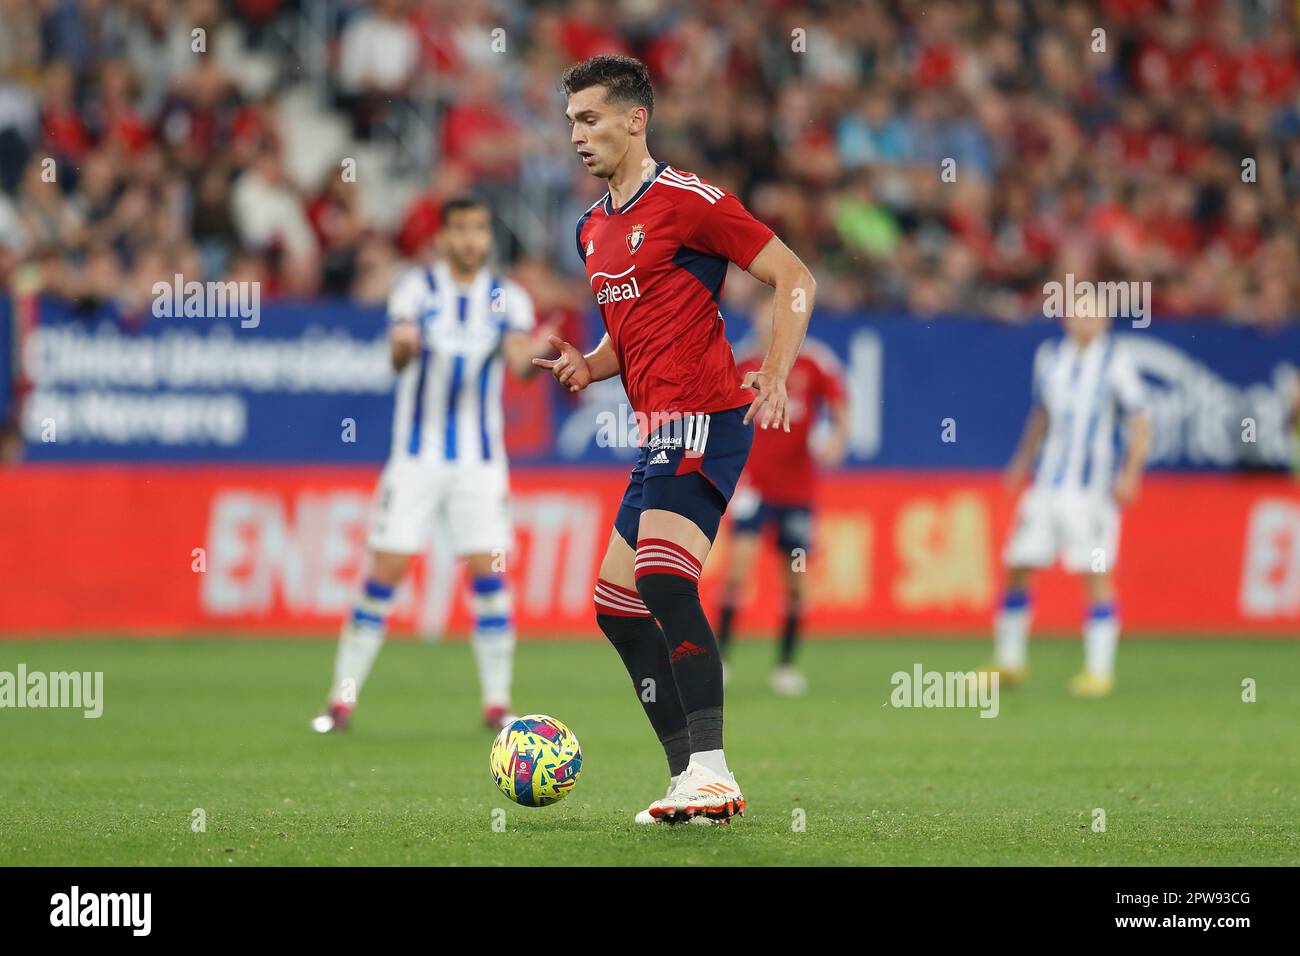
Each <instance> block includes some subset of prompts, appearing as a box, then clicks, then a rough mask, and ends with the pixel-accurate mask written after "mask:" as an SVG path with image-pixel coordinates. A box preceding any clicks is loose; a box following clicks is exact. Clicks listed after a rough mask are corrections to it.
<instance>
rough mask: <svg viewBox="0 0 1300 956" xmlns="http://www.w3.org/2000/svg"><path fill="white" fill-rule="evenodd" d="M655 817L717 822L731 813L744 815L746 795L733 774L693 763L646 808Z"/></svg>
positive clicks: (723, 819)
mask: <svg viewBox="0 0 1300 956" xmlns="http://www.w3.org/2000/svg"><path fill="white" fill-rule="evenodd" d="M645 812H646V813H648V814H650V816H651V817H653V818H654V819H655V820H658V821H662V822H665V823H680V822H682V821H683V820H690V821H691V822H692V823H694V822H695V820H696V818H703V819H705V820H710V821H713V822H714V823H730V822H731V818H732V817H737V816H744V815H745V798H744V797H743V796H742V795H741V793H740V785H739V784H738V783H736V778H735V777H734V776H732V775H731V774H729V773H727V774H718V773H714V772H713V771H712V770H709V769H708V768H707V767H705V766H703V765H701V764H698V763H691V765H690V766H689V767H687V768H686V770H685V771H684V772H683V773H682V775H681V776H680V777H678V778H677V786H675V787H673V788H672V789H671V790H670V791H668V795H667V796H666V797H664V798H663V799H662V800H656V801H655V802H654V803H652V804H650V806H649V807H647V808H646V810H645Z"/></svg>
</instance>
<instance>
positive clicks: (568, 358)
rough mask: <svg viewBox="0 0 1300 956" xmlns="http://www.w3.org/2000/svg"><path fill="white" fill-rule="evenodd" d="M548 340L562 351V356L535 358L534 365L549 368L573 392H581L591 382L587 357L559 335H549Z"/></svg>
mask: <svg viewBox="0 0 1300 956" xmlns="http://www.w3.org/2000/svg"><path fill="white" fill-rule="evenodd" d="M546 341H548V342H550V343H551V348H553V349H555V351H557V352H559V353H560V357H559V358H553V359H545V358H535V359H533V364H534V365H536V366H538V367H539V368H549V369H550V370H551V374H552V375H554V376H555V380H556V381H557V382H559V383H560V384H561V385H567V386H568V388H569V391H571V392H580V391H582V390H583V389H584V388H586V387H587V386H588V385H590V384H591V369H590V368H588V367H587V360H586V358H584V357H583V354H582V353H581V352H579V351H578V350H577V348H575V347H574V346H572V345H570V344H569V343H568V342H566V341H564V339H562V338H560V337H559V336H558V335H548V336H547V337H546Z"/></svg>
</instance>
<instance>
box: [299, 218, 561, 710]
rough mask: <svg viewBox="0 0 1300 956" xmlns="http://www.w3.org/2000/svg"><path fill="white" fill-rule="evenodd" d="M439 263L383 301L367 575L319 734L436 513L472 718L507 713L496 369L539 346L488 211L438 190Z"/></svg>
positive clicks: (355, 687) (355, 676) (378, 638)
mask: <svg viewBox="0 0 1300 956" xmlns="http://www.w3.org/2000/svg"><path fill="white" fill-rule="evenodd" d="M438 242H439V248H440V251H441V253H442V261H440V262H438V263H437V264H436V265H433V266H429V267H427V268H420V269H415V270H413V271H411V272H410V273H408V274H407V275H405V276H404V277H403V278H402V279H401V280H399V282H398V283H397V286H396V287H395V288H394V290H393V292H392V295H391V296H390V298H389V302H388V322H389V331H388V339H389V344H390V346H391V350H392V360H393V368H394V369H395V370H397V372H398V379H397V395H396V403H395V406H394V410H393V444H392V449H391V451H390V452H389V458H388V463H387V465H385V467H384V471H383V474H382V475H381V476H380V479H379V487H378V489H377V491H376V495H375V507H374V514H373V518H372V523H371V529H370V540H369V545H370V559H371V568H370V576H369V578H368V579H367V580H366V582H365V586H364V588H363V591H362V594H361V596H360V597H359V599H358V600H357V603H356V606H355V607H354V609H353V611H352V613H351V615H350V616H349V617H348V619H347V621H345V622H344V625H343V631H342V634H341V635H340V637H339V647H338V654H337V657H336V658H335V662H334V682H333V685H332V686H331V687H330V692H329V699H328V702H327V704H326V708H325V711H324V712H323V713H322V714H321V715H320V716H319V717H317V718H316V719H315V720H314V721H313V722H312V727H313V728H314V729H315V730H317V731H318V732H320V733H329V732H330V731H335V730H340V729H343V728H345V727H347V725H348V723H349V721H350V718H351V714H352V710H353V707H354V706H355V704H356V700H357V695H358V694H359V693H360V691H361V687H362V685H363V684H364V683H365V680H366V678H367V676H368V675H369V674H370V669H371V667H372V666H373V664H374V662H375V658H376V656H378V654H379V649H380V647H382V646H383V641H384V635H385V631H386V628H387V623H388V616H389V613H390V611H391V610H392V606H393V594H394V591H395V590H396V588H397V586H398V584H399V583H400V582H401V580H402V577H403V576H404V575H405V573H406V569H407V566H408V564H409V563H410V559H411V556H412V555H414V554H417V553H420V552H423V551H425V550H426V549H427V548H428V546H429V543H430V541H431V540H432V535H433V531H434V523H435V522H445V523H446V525H447V527H448V529H449V531H450V538H451V541H452V544H453V547H454V548H455V550H456V553H457V555H459V556H461V557H463V558H464V559H465V562H466V565H467V566H468V570H469V574H470V578H471V594H470V602H471V606H472V609H473V614H474V633H473V636H472V638H471V646H472V647H473V650H474V658H475V662H476V664H477V665H478V674H479V683H480V685H481V690H482V703H483V719H484V722H485V723H486V724H487V725H488V726H489V727H491V728H494V729H497V728H500V727H502V726H504V725H505V724H506V723H508V722H509V720H510V719H511V715H510V713H509V711H510V683H511V676H512V675H511V672H512V667H513V663H514V646H515V635H514V624H513V619H512V614H511V601H510V591H509V587H508V585H507V581H506V577H505V574H504V573H503V572H504V569H505V555H506V553H507V552H508V551H509V550H510V547H511V545H512V542H513V537H514V532H513V527H512V524H511V520H510V512H509V494H510V488H509V475H508V473H507V464H506V454H505V443H504V440H503V434H502V433H503V415H502V409H501V385H502V377H503V375H504V373H505V367H506V366H507V365H508V366H509V367H510V370H511V371H512V372H514V374H516V375H518V376H520V377H521V378H522V377H527V376H529V375H531V374H533V373H534V372H535V368H534V367H533V365H532V359H533V358H534V357H535V356H540V355H543V354H546V351H547V349H548V346H547V344H546V340H545V334H544V332H537V333H534V331H533V325H534V318H533V304H532V300H531V299H529V297H528V294H527V293H526V292H524V290H523V289H522V288H520V287H519V286H518V285H516V284H515V283H513V282H511V281H509V280H508V279H503V278H501V277H500V276H498V275H497V274H496V273H494V272H493V271H492V270H491V269H490V268H489V266H488V259H489V256H490V255H491V252H492V222H491V214H490V211H489V210H488V208H487V206H486V205H484V204H483V203H482V202H481V201H479V200H477V199H474V198H472V197H464V198H460V199H455V200H452V201H451V202H448V203H447V204H446V205H445V206H444V207H443V211H442V230H441V233H440V235H439V237H438Z"/></svg>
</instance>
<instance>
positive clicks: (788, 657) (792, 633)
mask: <svg viewBox="0 0 1300 956" xmlns="http://www.w3.org/2000/svg"><path fill="white" fill-rule="evenodd" d="M802 620H803V599H802V598H801V597H799V596H798V595H791V596H790V603H789V604H787V605H786V608H785V620H784V622H783V623H782V626H781V646H780V649H779V651H778V653H777V663H778V664H779V665H780V666H782V667H790V666H792V665H793V664H794V652H795V649H796V648H797V647H798V646H799V624H800V622H801V621H802Z"/></svg>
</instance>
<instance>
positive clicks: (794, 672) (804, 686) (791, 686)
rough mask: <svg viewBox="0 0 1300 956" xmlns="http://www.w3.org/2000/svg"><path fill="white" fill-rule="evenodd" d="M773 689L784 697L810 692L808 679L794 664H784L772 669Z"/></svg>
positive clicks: (800, 695) (798, 695)
mask: <svg viewBox="0 0 1300 956" xmlns="http://www.w3.org/2000/svg"><path fill="white" fill-rule="evenodd" d="M772 690H774V691H775V692H776V693H778V694H780V695H781V696H782V697H802V696H803V695H804V694H806V693H808V679H807V678H806V677H804V676H803V674H801V673H800V672H799V668H797V667H795V666H794V665H793V664H782V665H781V666H779V667H778V668H777V669H776V670H774V671H772Z"/></svg>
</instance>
